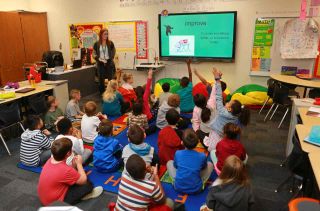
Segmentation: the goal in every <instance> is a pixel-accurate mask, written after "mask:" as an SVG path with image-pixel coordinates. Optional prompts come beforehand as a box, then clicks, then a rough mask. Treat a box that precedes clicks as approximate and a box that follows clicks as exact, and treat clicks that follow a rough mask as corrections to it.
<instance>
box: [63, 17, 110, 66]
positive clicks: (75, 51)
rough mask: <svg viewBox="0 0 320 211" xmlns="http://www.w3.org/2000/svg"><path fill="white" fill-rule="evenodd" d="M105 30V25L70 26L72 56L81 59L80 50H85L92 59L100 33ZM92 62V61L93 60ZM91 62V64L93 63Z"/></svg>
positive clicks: (79, 24)
mask: <svg viewBox="0 0 320 211" xmlns="http://www.w3.org/2000/svg"><path fill="white" fill-rule="evenodd" d="M102 28H104V23H102V22H96V23H78V24H70V25H69V40H70V54H71V55H70V56H71V58H73V59H76V60H78V59H80V58H79V57H80V49H81V48H84V49H85V50H86V52H87V53H88V57H90V58H91V57H92V47H93V44H94V43H95V42H96V41H98V40H99V32H100V30H101V29H102ZM91 60H92V59H91ZM84 62H85V61H84ZM92 62H93V61H90V62H89V63H92Z"/></svg>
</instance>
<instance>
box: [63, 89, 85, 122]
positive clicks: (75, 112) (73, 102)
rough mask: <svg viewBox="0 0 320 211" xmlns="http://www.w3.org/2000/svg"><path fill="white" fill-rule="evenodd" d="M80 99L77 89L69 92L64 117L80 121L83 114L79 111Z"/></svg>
mask: <svg viewBox="0 0 320 211" xmlns="http://www.w3.org/2000/svg"><path fill="white" fill-rule="evenodd" d="M80 99H81V93H80V90H78V89H72V90H71V91H70V101H69V102H68V104H67V107H66V116H67V118H69V119H70V120H75V119H81V118H82V116H83V114H84V113H83V112H82V111H81V110H80V106H79V101H80Z"/></svg>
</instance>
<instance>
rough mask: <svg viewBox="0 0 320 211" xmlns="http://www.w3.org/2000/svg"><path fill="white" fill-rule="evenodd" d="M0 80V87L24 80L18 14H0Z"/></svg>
mask: <svg viewBox="0 0 320 211" xmlns="http://www.w3.org/2000/svg"><path fill="white" fill-rule="evenodd" d="M0 27H1V29H0V78H1V82H0V83H1V85H4V84H5V83H7V82H8V81H21V80H23V79H24V72H23V70H22V66H23V64H24V60H25V53H24V44H23V39H22V30H21V23H20V17H19V14H18V13H16V12H0Z"/></svg>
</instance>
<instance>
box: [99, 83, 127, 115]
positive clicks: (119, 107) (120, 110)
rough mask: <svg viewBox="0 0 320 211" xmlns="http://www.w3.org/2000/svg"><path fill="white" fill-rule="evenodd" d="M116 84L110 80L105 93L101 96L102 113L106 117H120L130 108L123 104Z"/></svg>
mask: <svg viewBox="0 0 320 211" xmlns="http://www.w3.org/2000/svg"><path fill="white" fill-rule="evenodd" d="M117 89H118V83H117V81H116V80H111V81H109V83H108V86H107V89H106V91H105V92H104V93H103V95H102V99H103V103H102V113H103V114H106V115H108V116H121V115H122V114H124V113H125V112H126V111H127V110H128V109H129V107H130V103H128V102H126V103H125V102H124V101H123V97H122V95H121V94H120V93H119V92H118V91H117Z"/></svg>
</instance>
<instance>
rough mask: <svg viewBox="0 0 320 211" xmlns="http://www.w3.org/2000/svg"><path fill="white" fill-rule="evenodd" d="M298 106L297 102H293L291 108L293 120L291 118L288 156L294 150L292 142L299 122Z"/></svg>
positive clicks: (287, 148)
mask: <svg viewBox="0 0 320 211" xmlns="http://www.w3.org/2000/svg"><path fill="white" fill-rule="evenodd" d="M297 109H298V108H297V106H296V105H295V103H293V104H292V109H291V120H290V126H289V132H288V139H287V147H286V157H288V156H289V155H290V153H291V151H292V148H293V144H292V138H293V135H294V132H295V128H296V124H297V113H298V110H297Z"/></svg>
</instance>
